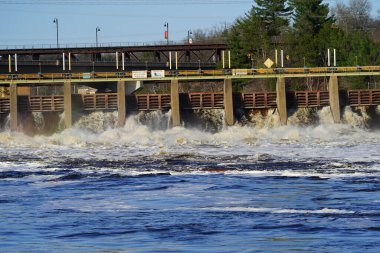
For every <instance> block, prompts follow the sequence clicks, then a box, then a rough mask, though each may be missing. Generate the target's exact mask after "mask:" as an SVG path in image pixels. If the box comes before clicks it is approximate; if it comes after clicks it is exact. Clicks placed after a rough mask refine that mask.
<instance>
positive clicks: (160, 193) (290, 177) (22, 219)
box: [0, 110, 380, 253]
mask: <svg viewBox="0 0 380 253" xmlns="http://www.w3.org/2000/svg"><path fill="white" fill-rule="evenodd" d="M324 112H326V110H322V112H321V113H320V114H319V115H320V123H319V124H317V125H309V126H305V125H297V124H292V120H291V122H290V123H291V124H290V125H289V126H269V125H270V124H271V122H273V119H265V120H264V123H263V124H262V126H260V127H252V126H241V125H236V126H232V127H222V128H221V129H220V130H219V131H216V132H210V131H204V130H200V129H196V128H185V127H177V128H165V127H161V125H165V124H166V123H165V122H166V120H167V117H164V116H162V115H161V116H160V117H162V118H163V119H162V121H163V122H164V123H162V124H159V125H160V127H152V126H151V125H150V126H149V125H144V124H142V123H141V122H140V121H139V120H137V119H136V117H130V118H128V120H127V123H126V125H125V126H124V127H123V128H114V127H112V126H107V124H110V123H109V122H110V120H107V122H108V123H107V124H105V123H104V119H103V120H101V122H100V123H99V120H98V121H96V120H94V117H95V118H96V117H97V118H99V115H103V116H104V114H94V115H95V116H92V117H93V118H91V117H90V118H87V119H86V120H82V121H81V122H82V123H83V122H85V123H83V124H84V125H86V126H87V127H83V125H82V126H81V125H80V124H79V125H76V127H73V128H71V129H67V130H64V131H62V132H60V133H56V134H54V135H51V136H42V135H41V136H34V137H28V136H26V135H24V134H21V133H11V132H9V131H7V130H5V131H3V132H2V133H0V157H1V159H0V189H1V190H0V252H67V253H69V252H70V253H71V252H99V253H100V252H219V253H221V252H378V251H379V249H380V240H379V236H380V131H379V130H377V129H369V128H366V127H365V126H364V125H363V122H364V121H365V119H363V117H364V116H365V115H364V116H363V115H361V116H359V115H356V114H353V113H347V115H345V116H344V117H345V122H344V123H343V124H332V123H331V119H329V117H330V116H328V115H327V114H328V113H327V114H326V113H325V114H326V115H327V116H326V115H325V114H324ZM96 115H97V116H96ZM110 117H111V118H112V115H111V116H110ZM103 118H104V117H103ZM153 118H154V117H153ZM111 122H114V121H112V120H111ZM89 125H91V126H89ZM111 125H112V124H111Z"/></svg>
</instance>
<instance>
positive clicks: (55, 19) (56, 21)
mask: <svg viewBox="0 0 380 253" xmlns="http://www.w3.org/2000/svg"><path fill="white" fill-rule="evenodd" d="M53 23H54V24H56V26H57V48H59V42H58V18H54V20H53Z"/></svg>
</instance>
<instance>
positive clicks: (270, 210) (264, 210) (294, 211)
mask: <svg viewBox="0 0 380 253" xmlns="http://www.w3.org/2000/svg"><path fill="white" fill-rule="evenodd" d="M202 210H207V211H213V212H251V213H272V214H354V213H355V212H354V211H351V210H344V209H330V208H322V209H316V210H303V209H279V208H263V207H259V208H256V207H210V208H203V209H202Z"/></svg>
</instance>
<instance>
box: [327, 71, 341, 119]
mask: <svg viewBox="0 0 380 253" xmlns="http://www.w3.org/2000/svg"><path fill="white" fill-rule="evenodd" d="M329 97H330V109H331V114H332V117H333V119H334V123H335V124H339V123H340V101H339V84H338V77H337V76H330V81H329Z"/></svg>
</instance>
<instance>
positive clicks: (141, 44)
mask: <svg viewBox="0 0 380 253" xmlns="http://www.w3.org/2000/svg"><path fill="white" fill-rule="evenodd" d="M208 44H218V43H206V42H200V43H194V44H192V45H208ZM220 44H224V43H223V42H222V43H220ZM167 45H169V46H176V45H187V43H186V42H184V41H183V40H182V41H169V44H168V43H167V41H162V40H161V41H147V42H106V43H98V44H96V43H67V44H60V45H59V46H58V47H57V44H56V43H55V44H25V45H0V50H19V49H64V48H107V47H148V46H167Z"/></svg>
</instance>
